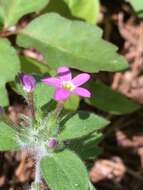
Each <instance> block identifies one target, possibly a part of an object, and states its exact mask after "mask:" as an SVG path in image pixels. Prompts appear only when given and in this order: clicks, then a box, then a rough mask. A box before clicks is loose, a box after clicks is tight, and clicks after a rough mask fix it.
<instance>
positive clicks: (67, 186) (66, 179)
mask: <svg viewBox="0 0 143 190" xmlns="http://www.w3.org/2000/svg"><path fill="white" fill-rule="evenodd" d="M41 172H42V175H43V177H44V179H45V180H46V182H47V184H48V186H49V188H50V189H51V190H88V187H89V184H88V180H89V179H88V174H87V171H86V168H85V166H84V164H83V163H82V162H81V160H80V159H79V158H78V157H77V156H76V155H75V154H74V153H73V152H71V151H68V150H65V151H63V152H60V153H57V154H53V155H52V156H49V157H48V156H47V157H45V158H44V159H43V160H42V161H41Z"/></svg>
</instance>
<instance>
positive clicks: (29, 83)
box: [19, 74, 36, 93]
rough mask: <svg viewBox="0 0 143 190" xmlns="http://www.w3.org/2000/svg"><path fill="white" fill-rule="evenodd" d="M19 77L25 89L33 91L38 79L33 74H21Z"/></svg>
mask: <svg viewBox="0 0 143 190" xmlns="http://www.w3.org/2000/svg"><path fill="white" fill-rule="evenodd" d="M19 79H20V82H21V84H22V86H23V90H24V91H26V92H28V93H29V92H31V91H32V90H33V89H34V88H35V86H36V80H35V78H34V77H33V76H32V75H28V74H21V75H20V77H19Z"/></svg>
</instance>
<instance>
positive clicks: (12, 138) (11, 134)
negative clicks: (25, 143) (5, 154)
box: [0, 121, 19, 151]
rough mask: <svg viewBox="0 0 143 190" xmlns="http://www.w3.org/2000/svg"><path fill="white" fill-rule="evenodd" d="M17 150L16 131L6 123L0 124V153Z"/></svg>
mask: <svg viewBox="0 0 143 190" xmlns="http://www.w3.org/2000/svg"><path fill="white" fill-rule="evenodd" d="M17 148H19V145H18V142H17V133H16V130H15V129H13V128H11V127H9V126H8V125H7V124H6V123H4V122H2V121H1V122H0V151H7V150H16V149H17Z"/></svg>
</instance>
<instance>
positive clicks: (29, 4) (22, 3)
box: [0, 0, 49, 27]
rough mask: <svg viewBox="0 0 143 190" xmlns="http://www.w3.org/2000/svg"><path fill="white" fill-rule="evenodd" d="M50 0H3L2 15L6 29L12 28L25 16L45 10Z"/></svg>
mask: <svg viewBox="0 0 143 190" xmlns="http://www.w3.org/2000/svg"><path fill="white" fill-rule="evenodd" d="M48 2H49V0H35V1H33V0H14V1H13V0H1V1H0V7H1V8H0V15H1V17H2V18H3V23H4V26H5V27H10V26H13V25H15V24H16V22H17V21H18V20H19V19H20V18H21V17H22V16H24V15H26V14H28V13H32V12H37V11H40V10H41V9H43V8H44V7H45V6H46V5H47V4H48Z"/></svg>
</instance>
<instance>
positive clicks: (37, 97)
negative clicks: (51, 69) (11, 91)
mask: <svg viewBox="0 0 143 190" xmlns="http://www.w3.org/2000/svg"><path fill="white" fill-rule="evenodd" d="M52 95H53V89H52V88H51V87H49V86H48V85H45V84H43V83H40V82H39V83H37V85H36V88H35V89H34V95H33V96H34V103H35V106H36V108H40V107H42V106H44V105H45V104H47V103H48V102H49V101H50V100H51V99H52Z"/></svg>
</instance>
